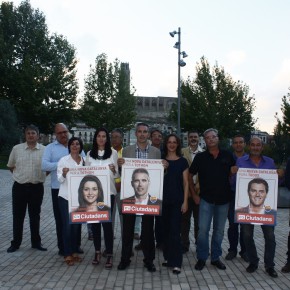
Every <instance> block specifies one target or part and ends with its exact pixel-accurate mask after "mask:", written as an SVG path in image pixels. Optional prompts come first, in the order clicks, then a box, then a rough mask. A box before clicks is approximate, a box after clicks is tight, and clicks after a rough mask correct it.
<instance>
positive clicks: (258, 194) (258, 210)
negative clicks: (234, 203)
mask: <svg viewBox="0 0 290 290" xmlns="http://www.w3.org/2000/svg"><path fill="white" fill-rule="evenodd" d="M268 191H269V184H268V182H267V181H266V180H265V179H263V178H254V179H252V180H251V181H250V182H249V183H248V191H247V192H248V196H249V205H248V206H246V207H242V208H239V209H237V210H236V212H238V213H253V214H275V215H276V210H273V209H272V208H271V207H270V206H266V205H265V199H266V197H267V195H268Z"/></svg>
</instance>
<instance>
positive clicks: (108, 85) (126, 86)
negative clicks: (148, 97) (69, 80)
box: [80, 54, 136, 130]
mask: <svg viewBox="0 0 290 290" xmlns="http://www.w3.org/2000/svg"><path fill="white" fill-rule="evenodd" d="M135 115H136V113H135V97H134V95H133V93H131V90H130V77H129V74H128V71H127V70H126V69H125V67H124V66H122V64H120V62H119V60H118V59H116V60H115V61H114V63H108V61H107V56H106V54H100V55H98V56H97V58H96V61H95V66H94V67H92V66H91V67H90V72H89V75H88V76H87V78H86V79H85V93H84V97H83V99H82V104H81V109H80V118H81V120H83V121H84V122H85V123H86V124H87V125H88V126H90V127H93V128H98V127H100V126H105V127H107V129H108V130H112V129H113V128H114V127H116V126H118V127H122V128H124V129H129V128H130V127H131V126H132V124H133V123H134V121H135Z"/></svg>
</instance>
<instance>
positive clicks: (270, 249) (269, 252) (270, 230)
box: [242, 224, 276, 268]
mask: <svg viewBox="0 0 290 290" xmlns="http://www.w3.org/2000/svg"><path fill="white" fill-rule="evenodd" d="M261 228H262V231H263V234H264V239H265V251H264V263H265V268H272V267H274V266H275V263H274V257H275V249H276V241H275V234H274V230H275V227H273V226H264V225H262V226H261ZM242 232H243V238H244V243H245V246H246V252H247V255H248V257H249V260H250V263H251V264H254V265H258V263H259V258H258V255H257V249H256V245H255V242H254V225H251V224H243V225H242Z"/></svg>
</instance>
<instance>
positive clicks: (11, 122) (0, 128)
mask: <svg viewBox="0 0 290 290" xmlns="http://www.w3.org/2000/svg"><path fill="white" fill-rule="evenodd" d="M0 116H1V119H0V152H3V151H5V150H8V149H9V147H11V146H12V145H14V144H16V143H17V141H19V140H20V138H21V133H20V130H19V128H18V126H17V117H16V113H15V110H14V108H13V106H12V105H11V104H10V103H9V101H7V100H0Z"/></svg>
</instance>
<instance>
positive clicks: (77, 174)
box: [68, 167, 111, 223]
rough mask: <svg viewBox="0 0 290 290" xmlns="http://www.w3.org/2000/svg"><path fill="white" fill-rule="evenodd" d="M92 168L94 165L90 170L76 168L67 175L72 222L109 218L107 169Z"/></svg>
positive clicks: (107, 219)
mask: <svg viewBox="0 0 290 290" xmlns="http://www.w3.org/2000/svg"><path fill="white" fill-rule="evenodd" d="M87 169H90V167H87ZM93 169H96V167H93V168H91V169H90V170H76V171H73V172H71V174H70V175H69V176H68V178H69V179H68V183H69V211H70V212H71V213H72V214H71V221H72V222H84V223H85V222H94V221H109V220H110V208H111V204H110V202H111V199H110V188H109V185H110V183H109V175H108V172H109V171H108V170H105V171H102V170H93ZM87 173H90V174H87Z"/></svg>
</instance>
